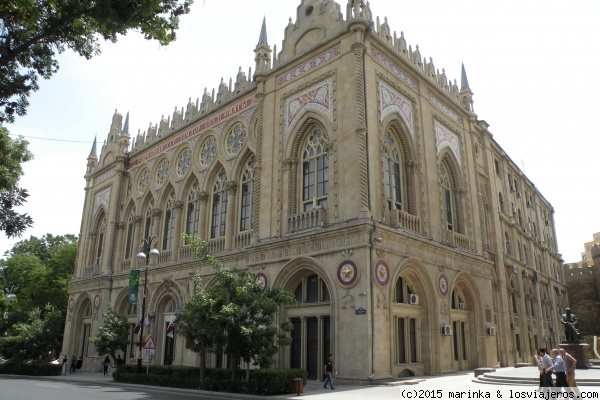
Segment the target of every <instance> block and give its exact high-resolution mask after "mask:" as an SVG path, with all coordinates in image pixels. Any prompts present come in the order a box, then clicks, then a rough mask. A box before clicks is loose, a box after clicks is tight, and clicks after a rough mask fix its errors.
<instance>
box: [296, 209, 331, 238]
mask: <svg viewBox="0 0 600 400" xmlns="http://www.w3.org/2000/svg"><path fill="white" fill-rule="evenodd" d="M326 214H327V210H325V209H324V208H321V207H315V208H311V209H310V210H308V211H305V212H302V213H299V214H294V215H290V216H289V217H288V232H297V231H302V230H305V229H311V228H317V227H322V226H323V225H325V217H326Z"/></svg>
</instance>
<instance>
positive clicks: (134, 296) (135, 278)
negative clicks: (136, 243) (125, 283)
mask: <svg viewBox="0 0 600 400" xmlns="http://www.w3.org/2000/svg"><path fill="white" fill-rule="evenodd" d="M139 286H140V270H139V269H132V270H131V271H129V295H128V296H127V298H128V303H129V304H137V303H138V290H139Z"/></svg>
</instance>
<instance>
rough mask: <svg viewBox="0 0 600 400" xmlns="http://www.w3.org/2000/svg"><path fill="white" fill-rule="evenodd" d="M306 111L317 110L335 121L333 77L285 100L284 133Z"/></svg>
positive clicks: (331, 120)
mask: <svg viewBox="0 0 600 400" xmlns="http://www.w3.org/2000/svg"><path fill="white" fill-rule="evenodd" d="M306 111H315V112H317V113H318V114H321V115H323V116H324V117H326V118H327V119H328V120H329V121H330V122H331V123H333V80H332V79H326V80H325V81H321V82H319V83H316V84H314V85H312V86H310V87H308V88H306V89H304V90H302V91H300V92H297V93H294V94H293V95H291V96H289V97H287V98H286V99H285V100H284V110H283V122H284V126H283V131H284V133H287V132H289V131H290V130H291V128H292V127H293V126H294V125H295V124H296V122H297V121H298V120H299V119H300V117H301V116H302V115H303V114H304V113H305V112H306Z"/></svg>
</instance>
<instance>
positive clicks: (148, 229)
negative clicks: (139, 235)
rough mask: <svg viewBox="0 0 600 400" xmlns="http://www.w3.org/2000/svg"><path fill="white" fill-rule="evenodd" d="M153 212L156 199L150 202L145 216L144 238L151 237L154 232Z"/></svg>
mask: <svg viewBox="0 0 600 400" xmlns="http://www.w3.org/2000/svg"><path fill="white" fill-rule="evenodd" d="M152 210H154V199H152V200H150V202H149V203H148V206H147V207H146V212H145V214H144V238H147V237H149V236H150V235H152V232H154V218H152Z"/></svg>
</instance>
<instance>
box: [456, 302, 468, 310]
mask: <svg viewBox="0 0 600 400" xmlns="http://www.w3.org/2000/svg"><path fill="white" fill-rule="evenodd" d="M458 309H459V310H466V309H467V306H466V304H465V303H458Z"/></svg>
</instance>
